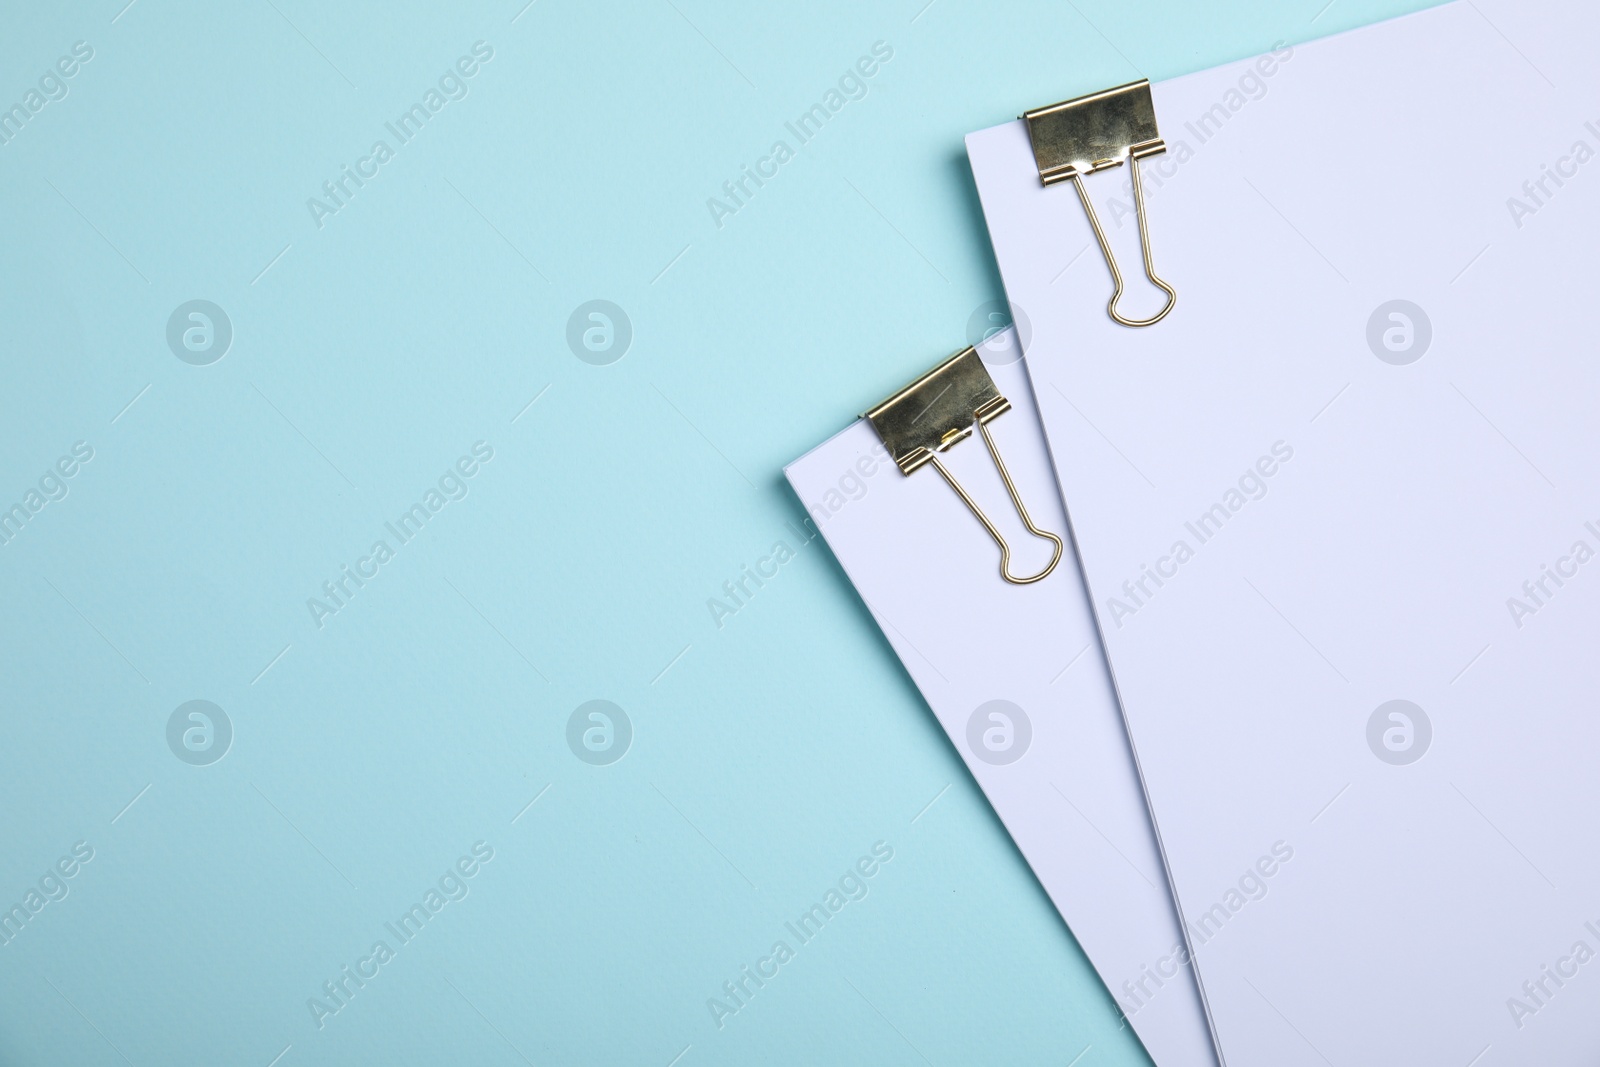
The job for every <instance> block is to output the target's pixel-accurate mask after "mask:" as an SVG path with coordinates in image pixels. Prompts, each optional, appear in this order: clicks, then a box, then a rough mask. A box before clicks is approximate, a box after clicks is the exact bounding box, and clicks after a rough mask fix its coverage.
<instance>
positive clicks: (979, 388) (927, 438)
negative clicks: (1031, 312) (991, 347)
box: [866, 347, 1066, 585]
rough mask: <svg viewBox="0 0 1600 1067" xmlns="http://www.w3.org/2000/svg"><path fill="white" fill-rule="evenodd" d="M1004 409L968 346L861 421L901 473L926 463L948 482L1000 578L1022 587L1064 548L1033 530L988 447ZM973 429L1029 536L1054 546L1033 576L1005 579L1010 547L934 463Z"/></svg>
mask: <svg viewBox="0 0 1600 1067" xmlns="http://www.w3.org/2000/svg"><path fill="white" fill-rule="evenodd" d="M1010 410H1011V402H1010V401H1009V400H1007V399H1006V398H1005V397H1003V396H1001V395H1000V390H999V389H998V388H997V387H996V386H995V384H994V379H993V378H991V377H989V372H988V370H987V369H985V368H984V365H983V360H981V359H980V358H979V357H978V351H977V349H975V348H970V347H969V348H966V349H963V350H962V351H960V352H957V353H956V354H955V355H953V356H951V357H950V358H949V359H947V360H945V361H944V362H943V363H941V364H939V365H938V366H937V367H935V368H933V370H931V371H929V372H928V373H927V374H924V375H923V376H922V377H920V378H918V379H917V380H916V381H914V382H912V383H911V384H910V385H908V386H906V387H905V388H904V389H902V390H900V391H899V392H898V393H896V394H894V396H891V397H890V398H889V399H887V400H885V401H884V402H883V403H881V404H879V405H878V406H877V407H875V408H873V409H872V410H871V411H869V412H867V414H866V417H867V418H868V419H871V420H872V427H873V429H875V430H877V431H878V436H879V437H881V438H882V439H883V443H884V446H885V447H887V448H888V449H889V454H890V455H892V456H893V457H894V461H895V463H896V464H897V465H898V466H899V467H900V472H901V473H902V474H910V473H911V472H912V471H914V470H916V469H917V468H918V467H921V466H922V465H924V464H926V463H932V464H933V469H934V470H936V471H938V472H939V474H940V475H941V476H942V477H943V478H944V480H945V481H946V482H949V483H950V488H952V489H954V490H955V491H956V495H957V496H959V497H960V498H961V500H962V502H963V503H964V504H966V505H967V507H968V508H969V509H971V511H972V513H973V514H974V515H976V516H977V517H978V521H979V522H981V523H983V528H984V529H985V530H988V531H989V536H990V537H992V538H994V542H995V544H997V545H999V546H1000V577H1002V578H1004V579H1005V580H1006V581H1008V582H1010V583H1011V584H1013V585H1028V584H1030V583H1033V582H1037V581H1039V580H1041V579H1043V578H1045V577H1047V576H1048V575H1049V574H1050V572H1051V571H1053V570H1055V569H1056V564H1057V563H1059V562H1060V561H1061V552H1062V550H1063V549H1064V548H1065V547H1066V545H1065V543H1064V542H1063V541H1062V540H1061V538H1060V537H1058V536H1056V535H1055V534H1053V533H1050V532H1049V531H1048V530H1041V529H1039V528H1038V527H1037V526H1035V525H1034V524H1033V520H1032V519H1031V518H1029V517H1028V511H1027V509H1026V508H1024V507H1023V506H1022V498H1021V497H1020V496H1018V495H1017V487H1016V486H1015V485H1013V484H1012V482H1011V475H1010V474H1009V473H1008V472H1007V471H1006V465H1005V463H1004V462H1003V461H1002V460H1001V459H1000V453H999V451H998V450H996V448H995V447H994V439H993V438H992V437H990V436H989V426H988V424H989V423H990V422H991V421H992V420H994V419H996V418H999V417H1000V416H1001V415H1004V414H1005V413H1006V412H1008V411H1010ZM974 425H976V426H977V427H978V432H979V433H980V434H982V435H983V443H984V444H985V445H987V446H988V447H989V455H990V457H991V458H993V459H994V465H995V468H996V469H997V470H998V471H999V472H1000V478H1001V480H1002V481H1004V482H1005V483H1006V492H1008V493H1010V494H1011V503H1012V504H1014V505H1016V509H1017V514H1018V515H1019V516H1021V518H1022V524H1023V525H1024V526H1026V527H1027V528H1028V532H1029V533H1031V534H1033V535H1034V536H1035V537H1042V538H1045V539H1046V540H1049V541H1052V542H1054V543H1055V546H1056V551H1055V555H1053V556H1051V557H1050V565H1049V566H1048V567H1046V568H1045V569H1044V570H1042V571H1040V572H1039V573H1038V574H1035V575H1032V576H1030V577H1026V578H1015V577H1013V576H1012V575H1011V571H1010V569H1009V567H1008V564H1009V563H1010V561H1011V547H1010V546H1009V545H1007V544H1006V542H1005V538H1003V537H1001V536H1000V531H999V530H997V529H996V528H995V525H994V523H992V522H990V521H989V517H988V516H987V515H985V514H984V513H983V510H982V509H981V508H979V507H978V505H977V504H976V503H975V502H974V501H973V499H972V497H970V496H968V495H967V491H966V490H965V489H963V488H961V485H960V483H958V482H957V481H956V480H955V478H954V476H952V475H951V473H950V472H949V471H948V470H947V469H946V468H945V465H944V464H943V463H940V462H939V457H938V455H936V453H939V452H943V451H945V450H947V449H949V448H950V447H951V446H952V445H954V444H956V443H957V442H959V441H961V440H962V439H963V438H966V437H970V436H971V435H972V427H973V426H974Z"/></svg>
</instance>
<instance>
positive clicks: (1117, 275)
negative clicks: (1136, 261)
mask: <svg viewBox="0 0 1600 1067" xmlns="http://www.w3.org/2000/svg"><path fill="white" fill-rule="evenodd" d="M1022 118H1023V120H1024V121H1026V122H1027V124H1028V139H1029V140H1030V141H1032V142H1033V159H1034V162H1035V163H1037V164H1038V165H1039V180H1040V181H1041V182H1042V183H1044V184H1045V185H1054V184H1055V183H1056V182H1064V181H1070V182H1072V184H1073V185H1074V186H1075V187H1076V188H1077V190H1078V199H1080V200H1082V201H1083V210H1084V212H1085V213H1086V214H1087V215H1088V216H1089V225H1090V226H1092V227H1094V236H1095V240H1097V241H1099V242H1100V252H1101V254H1102V255H1104V256H1105V257H1106V266H1108V267H1110V268H1111V280H1112V282H1113V285H1114V288H1113V289H1112V293H1111V301H1110V303H1108V304H1107V305H1106V311H1108V312H1109V313H1110V315H1111V318H1112V319H1113V320H1115V321H1116V322H1118V323H1121V324H1122V325H1123V326H1153V325H1155V324H1156V323H1158V322H1160V321H1161V320H1162V319H1164V318H1166V317H1167V313H1168V312H1170V311H1171V310H1172V308H1173V306H1174V305H1176V304H1177V302H1178V292H1177V290H1175V289H1173V288H1172V286H1170V285H1168V284H1167V283H1166V282H1164V281H1162V280H1161V279H1160V278H1159V277H1157V276H1156V268H1155V264H1154V263H1153V262H1152V261H1151V259H1150V231H1149V229H1148V227H1147V226H1146V225H1145V210H1144V186H1143V185H1142V184H1141V183H1140V181H1139V160H1141V159H1143V158H1144V157H1145V156H1154V155H1159V154H1160V153H1162V152H1165V151H1166V150H1167V143H1166V142H1165V141H1163V140H1162V139H1161V131H1160V130H1158V129H1157V128H1156V108H1155V104H1154V102H1153V101H1152V100H1151V99H1150V82H1149V81H1147V80H1144V79H1141V80H1139V81H1136V82H1129V83H1128V84H1127V85H1119V86H1117V87H1116V88H1115V89H1106V90H1104V91H1102V92H1098V93H1090V94H1089V95H1087V96H1080V97H1078V98H1077V99H1075V100H1065V101H1063V102H1061V103H1059V104H1051V105H1050V106H1049V107H1040V108H1034V109H1033V110H1032V111H1029V112H1027V113H1026V114H1025V115H1023V116H1022ZM1124 162H1126V163H1127V164H1128V166H1129V169H1130V170H1131V172H1132V178H1133V209H1134V215H1135V216H1136V217H1137V218H1138V220H1139V246H1140V248H1141V249H1142V250H1143V252H1144V274H1145V277H1146V278H1149V279H1150V283H1151V284H1152V285H1154V286H1156V287H1157V288H1158V289H1160V290H1162V291H1163V292H1165V293H1166V294H1167V304H1166V306H1165V307H1163V308H1162V309H1161V310H1160V311H1158V312H1156V314H1154V315H1152V316H1150V317H1149V318H1148V319H1130V318H1127V317H1126V316H1124V315H1122V314H1121V313H1119V312H1118V311H1117V301H1118V300H1120V299H1121V298H1122V271H1120V270H1118V269H1117V260H1116V257H1115V256H1113V255H1112V254H1111V245H1110V244H1109V243H1108V242H1107V241H1106V234H1105V231H1104V230H1102V229H1101V228H1100V219H1099V217H1098V216H1097V215H1096V214H1095V211H1094V204H1093V203H1091V202H1090V200H1089V194H1088V192H1087V191H1086V190H1085V189H1084V187H1083V179H1084V178H1085V177H1087V176H1088V175H1090V174H1093V173H1095V172H1096V171H1100V170H1106V169H1108V168H1111V167H1119V166H1121V165H1122V164H1123V163H1124Z"/></svg>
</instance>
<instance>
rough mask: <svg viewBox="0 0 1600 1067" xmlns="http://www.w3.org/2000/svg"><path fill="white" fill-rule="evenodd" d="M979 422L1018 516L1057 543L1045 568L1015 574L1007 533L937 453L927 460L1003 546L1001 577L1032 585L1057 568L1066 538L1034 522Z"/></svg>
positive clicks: (1033, 530)
mask: <svg viewBox="0 0 1600 1067" xmlns="http://www.w3.org/2000/svg"><path fill="white" fill-rule="evenodd" d="M977 422H978V432H979V433H981V434H982V435H983V443H984V445H985V446H987V447H988V449H989V457H990V458H991V459H993V460H994V466H995V469H996V470H998V471H999V472H1000V480H1001V481H1003V482H1005V483H1006V492H1007V493H1008V494H1010V496H1011V503H1012V504H1013V505H1015V507H1016V509H1017V516H1018V517H1019V518H1021V519H1022V525H1024V526H1026V527H1027V528H1028V532H1029V533H1031V534H1033V536H1035V537H1040V538H1043V539H1045V540H1047V541H1049V542H1051V543H1052V544H1054V545H1055V552H1054V553H1053V554H1052V555H1051V556H1050V562H1049V563H1048V564H1047V565H1046V566H1045V568H1044V570H1042V571H1040V572H1039V573H1038V574H1033V575H1029V576H1027V577H1024V578H1018V577H1017V576H1016V575H1014V574H1012V573H1011V546H1010V545H1008V544H1006V539H1005V538H1004V537H1001V536H1000V531H999V530H998V529H996V528H995V525H994V523H993V522H990V521H989V516H987V515H985V514H984V513H983V509H982V508H980V507H978V504H977V502H976V501H975V500H973V499H972V497H970V496H968V495H967V491H966V490H965V489H963V488H961V483H960V482H958V481H956V479H955V476H954V475H953V474H951V473H950V471H949V470H947V469H946V468H945V465H944V464H943V463H940V462H939V457H938V456H936V455H929V457H928V461H929V462H930V463H932V464H933V469H934V470H936V471H938V472H939V476H940V477H942V478H943V479H944V480H945V481H946V482H948V483H949V485H950V488H952V489H954V490H955V491H956V495H957V496H959V497H960V498H961V502H962V503H964V504H966V505H967V510H969V511H971V512H972V514H973V515H975V516H977V519H978V521H979V522H981V523H983V528H984V529H985V530H988V531H989V536H990V537H992V538H994V543H995V544H997V545H999V546H1000V577H1002V578H1004V579H1005V580H1006V581H1008V582H1010V583H1011V584H1012V585H1032V584H1033V583H1034V582H1037V581H1042V580H1043V579H1045V578H1048V577H1049V576H1050V572H1051V571H1053V570H1055V569H1056V564H1057V563H1060V562H1061V553H1062V552H1063V551H1065V549H1066V542H1064V541H1062V539H1061V537H1060V536H1059V535H1057V534H1053V533H1051V532H1050V531H1049V530H1041V529H1039V527H1037V526H1035V525H1034V524H1033V519H1032V518H1030V517H1029V515H1028V509H1027V508H1025V507H1023V505H1022V497H1021V496H1020V495H1019V494H1018V493H1017V487H1016V486H1015V485H1014V484H1012V481H1011V473H1010V472H1009V471H1007V470H1006V464H1005V461H1004V460H1002V459H1001V458H1000V450H999V449H997V448H995V446H994V438H993V437H991V436H990V435H989V427H988V425H987V424H986V423H985V422H984V420H982V419H981V418H980V419H978V420H977Z"/></svg>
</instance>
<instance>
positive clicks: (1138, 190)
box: [1071, 154, 1178, 328]
mask: <svg viewBox="0 0 1600 1067" xmlns="http://www.w3.org/2000/svg"><path fill="white" fill-rule="evenodd" d="M1128 168H1129V169H1130V170H1131V171H1132V172H1133V213H1134V214H1135V215H1136V216H1137V217H1138V219H1139V248H1140V250H1141V251H1142V252H1143V253H1144V276H1145V277H1146V278H1148V279H1150V284H1151V285H1154V286H1155V287H1156V288H1158V289H1160V290H1161V291H1162V292H1164V293H1166V294H1167V302H1166V305H1165V306H1164V307H1162V309H1161V310H1160V311H1158V312H1156V313H1155V314H1154V315H1152V316H1150V317H1149V318H1148V319H1130V318H1128V317H1127V316H1126V315H1123V314H1122V313H1121V312H1119V311H1118V310H1117V301H1119V300H1121V299H1122V271H1120V270H1119V269H1117V260H1116V257H1115V256H1114V255H1112V253H1111V243H1110V242H1109V241H1107V240H1106V234H1105V231H1104V230H1103V229H1101V228H1100V217H1099V216H1098V215H1097V214H1095V210H1094V202H1093V201H1091V200H1090V199H1089V192H1088V190H1086V189H1085V188H1084V187H1083V176H1082V175H1080V174H1078V173H1076V172H1074V173H1073V175H1072V178H1071V181H1072V185H1073V188H1075V189H1077V190H1078V199H1079V200H1081V201H1083V211H1084V214H1086V215H1088V216H1089V225H1090V226H1091V227H1093V229H1094V237H1095V240H1096V241H1098V242H1099V243H1100V254H1101V255H1103V256H1105V259H1106V266H1107V267H1110V268H1111V282H1112V290H1111V300H1110V302H1109V303H1107V304H1106V312H1107V313H1108V314H1110V316H1111V318H1112V319H1113V320H1114V321H1115V322H1117V323H1118V324H1120V325H1122V326H1129V327H1134V328H1137V327H1140V326H1154V325H1155V324H1156V323H1158V322H1160V321H1161V320H1162V319H1164V318H1166V317H1167V314H1168V313H1169V312H1170V311H1171V310H1172V309H1173V308H1174V307H1175V306H1177V303H1178V291H1177V290H1176V289H1174V288H1173V287H1172V286H1170V285H1168V284H1167V283H1166V282H1165V281H1163V280H1162V279H1161V277H1160V276H1159V275H1157V274H1156V267H1155V262H1154V260H1153V259H1152V258H1151V255H1150V230H1149V227H1148V226H1147V225H1146V224H1145V208H1144V185H1143V183H1142V182H1141V181H1140V180H1139V160H1138V159H1137V158H1136V157H1135V156H1133V155H1131V154H1130V155H1129V157H1128Z"/></svg>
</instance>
